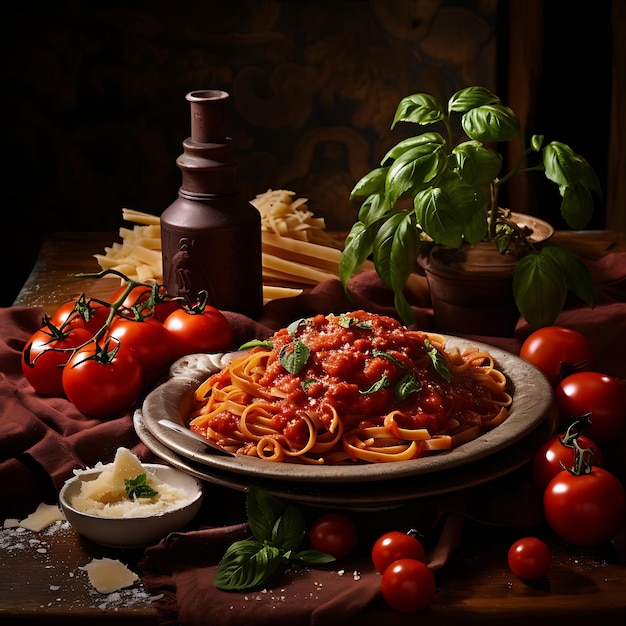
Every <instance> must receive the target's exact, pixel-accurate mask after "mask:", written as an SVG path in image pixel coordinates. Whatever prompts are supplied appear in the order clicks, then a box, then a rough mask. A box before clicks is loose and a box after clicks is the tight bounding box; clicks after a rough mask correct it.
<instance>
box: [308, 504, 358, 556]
mask: <svg viewBox="0 0 626 626" xmlns="http://www.w3.org/2000/svg"><path fill="white" fill-rule="evenodd" d="M309 541H310V542H311V547H312V548H313V549H314V550H319V551H320V552H324V553H326V554H330V555H332V556H334V557H335V558H336V559H339V558H341V557H342V556H346V555H347V554H349V553H350V552H352V550H354V548H355V547H356V543H357V530H356V526H355V524H354V522H353V521H352V520H351V519H350V518H349V517H347V516H345V515H343V514H341V513H328V514H326V515H322V517H320V518H318V519H317V520H315V522H313V525H312V526H311V529H310V530H309Z"/></svg>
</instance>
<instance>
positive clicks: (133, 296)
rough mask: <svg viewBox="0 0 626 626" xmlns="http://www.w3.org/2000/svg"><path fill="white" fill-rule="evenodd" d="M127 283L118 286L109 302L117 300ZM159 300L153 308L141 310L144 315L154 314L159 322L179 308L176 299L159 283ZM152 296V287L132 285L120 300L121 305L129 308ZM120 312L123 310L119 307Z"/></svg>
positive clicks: (124, 290)
mask: <svg viewBox="0 0 626 626" xmlns="http://www.w3.org/2000/svg"><path fill="white" fill-rule="evenodd" d="M126 289H127V285H123V286H122V287H120V288H119V289H118V290H117V291H116V292H115V293H114V294H113V295H112V296H111V297H110V298H109V302H111V303H114V302H117V301H118V300H119V299H120V298H121V297H122V296H123V295H124V293H125V292H126ZM158 294H159V298H160V299H159V300H158V301H157V302H156V303H155V306H154V310H152V309H150V308H147V309H145V310H143V311H142V312H143V314H144V316H145V317H147V316H150V315H154V317H156V318H157V319H158V320H160V321H161V322H163V321H165V318H166V317H167V316H168V315H169V314H170V313H172V312H174V311H176V310H177V309H179V308H180V305H179V304H178V302H177V301H176V300H171V299H170V298H169V297H168V296H167V293H166V291H165V287H164V286H163V285H160V286H159V288H158ZM151 296H152V287H148V286H146V285H137V286H136V287H133V288H132V289H131V290H130V291H129V292H128V294H127V295H126V297H125V298H124V300H123V301H122V304H121V306H122V307H125V308H126V309H130V308H131V307H132V306H135V305H137V304H141V303H144V302H147V301H148V300H149V299H150V297H151ZM119 311H120V313H121V314H123V310H122V309H119Z"/></svg>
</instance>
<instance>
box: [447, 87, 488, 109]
mask: <svg viewBox="0 0 626 626" xmlns="http://www.w3.org/2000/svg"><path fill="white" fill-rule="evenodd" d="M499 103H500V98H498V96H496V95H495V94H493V93H491V91H489V89H487V88H486V87H479V86H475V87H465V88H464V89H461V90H459V91H457V92H456V93H455V94H453V95H452V97H451V98H450V99H449V100H448V111H449V112H452V111H455V112H457V113H465V112H466V111H469V110H470V109H475V108H476V107H480V106H483V105H486V104H499Z"/></svg>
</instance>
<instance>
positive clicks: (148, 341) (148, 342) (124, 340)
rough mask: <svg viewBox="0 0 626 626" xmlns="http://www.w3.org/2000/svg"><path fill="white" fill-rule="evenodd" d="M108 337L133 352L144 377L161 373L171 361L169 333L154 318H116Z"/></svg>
mask: <svg viewBox="0 0 626 626" xmlns="http://www.w3.org/2000/svg"><path fill="white" fill-rule="evenodd" d="M108 336H109V337H115V338H116V339H117V340H118V341H119V343H120V345H122V346H124V347H125V348H128V349H130V350H131V351H132V352H133V354H134V355H135V356H136V357H137V360H138V361H139V364H140V365H141V368H142V370H143V371H144V375H145V376H146V377H151V376H152V374H157V373H159V372H161V371H162V370H163V369H164V368H165V367H167V365H168V364H169V363H170V362H171V361H172V345H171V337H170V333H169V332H168V330H167V329H166V328H165V326H163V323H162V322H160V321H159V320H158V319H156V318H154V317H147V318H146V319H144V320H141V321H135V320H130V319H127V318H124V317H117V318H116V319H115V320H113V323H112V324H111V327H110V328H109V333H108Z"/></svg>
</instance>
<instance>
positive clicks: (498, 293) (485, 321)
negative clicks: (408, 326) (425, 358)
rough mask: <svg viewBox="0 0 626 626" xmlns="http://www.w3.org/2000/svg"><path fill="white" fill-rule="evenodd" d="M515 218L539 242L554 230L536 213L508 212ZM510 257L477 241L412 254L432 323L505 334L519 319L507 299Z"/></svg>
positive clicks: (462, 330) (464, 330)
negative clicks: (425, 288)
mask: <svg viewBox="0 0 626 626" xmlns="http://www.w3.org/2000/svg"><path fill="white" fill-rule="evenodd" d="M512 217H513V218H514V219H515V221H516V223H517V224H518V225H520V226H522V227H524V228H526V229H527V231H529V233H530V234H529V235H528V236H529V239H531V240H532V241H533V242H534V243H539V242H542V241H546V240H547V239H549V238H550V237H551V236H552V234H553V232H554V229H553V228H552V226H551V225H550V224H548V223H547V222H545V221H543V220H540V219H538V218H535V217H532V216H529V215H525V214H521V213H519V214H518V213H512ZM516 260H517V259H516V256H515V255H514V254H512V253H510V252H507V253H505V254H500V253H499V252H498V250H497V248H496V247H495V245H494V244H492V243H488V242H481V243H478V244H476V245H473V246H470V245H467V246H464V247H463V248H461V249H460V250H457V249H447V248H445V247H443V246H433V247H432V248H431V250H430V252H429V253H428V254H427V255H421V256H420V257H419V258H418V263H419V265H420V267H421V268H422V269H423V270H424V272H425V274H426V278H427V280H428V287H429V289H430V294H431V299H432V304H433V310H434V315H435V324H436V325H437V329H438V330H439V331H440V332H444V333H450V334H455V333H457V334H466V335H485V336H493V337H510V336H512V334H513V331H514V330H515V326H516V324H517V321H518V320H519V311H518V310H517V307H516V306H515V300H514V299H513V272H514V270H515V264H516Z"/></svg>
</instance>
